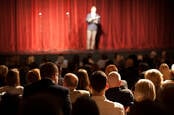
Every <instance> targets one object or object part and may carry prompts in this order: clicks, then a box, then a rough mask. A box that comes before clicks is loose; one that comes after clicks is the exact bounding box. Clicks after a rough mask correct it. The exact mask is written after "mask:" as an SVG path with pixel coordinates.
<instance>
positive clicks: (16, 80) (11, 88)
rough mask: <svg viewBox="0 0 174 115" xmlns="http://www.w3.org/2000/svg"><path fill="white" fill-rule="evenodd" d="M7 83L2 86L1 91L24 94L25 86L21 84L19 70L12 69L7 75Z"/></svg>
mask: <svg viewBox="0 0 174 115" xmlns="http://www.w3.org/2000/svg"><path fill="white" fill-rule="evenodd" d="M5 81H6V85H5V86H3V87H0V93H8V94H11V95H22V94H23V86H21V85H20V77H19V71H18V70H17V69H11V70H9V71H8V73H7V76H6V80H5Z"/></svg>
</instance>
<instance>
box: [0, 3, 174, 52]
mask: <svg viewBox="0 0 174 115" xmlns="http://www.w3.org/2000/svg"><path fill="white" fill-rule="evenodd" d="M92 5H96V6H97V11H98V13H99V14H100V15H101V26H102V31H103V34H102V36H101V37H100V40H99V49H101V50H118V49H151V48H174V45H173V43H174V39H173V37H174V25H173V19H174V18H173V15H172V10H173V9H174V8H173V4H172V0H1V3H0V52H7V53H8V52H12V53H17V52H19V53H22V52H26V53H28V52H39V51H65V50H83V49H86V22H85V19H86V15H87V13H88V12H89V11H90V8H91V6H92Z"/></svg>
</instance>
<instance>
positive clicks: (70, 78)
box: [63, 73, 78, 89]
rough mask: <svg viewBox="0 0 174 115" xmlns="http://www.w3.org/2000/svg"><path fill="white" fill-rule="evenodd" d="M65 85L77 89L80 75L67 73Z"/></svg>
mask: <svg viewBox="0 0 174 115" xmlns="http://www.w3.org/2000/svg"><path fill="white" fill-rule="evenodd" d="M63 85H64V86H65V87H68V88H71V89H75V88H76V87H77V85H78V77H77V76H76V75H75V74H73V73H67V74H65V76H64V83H63Z"/></svg>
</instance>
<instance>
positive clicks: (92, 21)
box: [86, 6, 100, 50]
mask: <svg viewBox="0 0 174 115" xmlns="http://www.w3.org/2000/svg"><path fill="white" fill-rule="evenodd" d="M96 11H97V9H96V7H95V6H92V7H91V12H90V13H88V14H87V17H86V21H87V24H88V26H87V49H88V50H93V49H94V48H95V38H96V34H97V29H98V28H97V24H99V23H100V15H99V14H97V13H96Z"/></svg>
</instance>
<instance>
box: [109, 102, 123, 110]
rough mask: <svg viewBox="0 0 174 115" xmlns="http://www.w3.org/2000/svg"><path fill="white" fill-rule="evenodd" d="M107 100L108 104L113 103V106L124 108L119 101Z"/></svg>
mask: <svg viewBox="0 0 174 115" xmlns="http://www.w3.org/2000/svg"><path fill="white" fill-rule="evenodd" d="M107 102H108V103H110V104H113V106H114V107H115V108H119V109H123V108H124V107H123V105H122V104H121V103H118V102H113V101H110V100H107Z"/></svg>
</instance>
